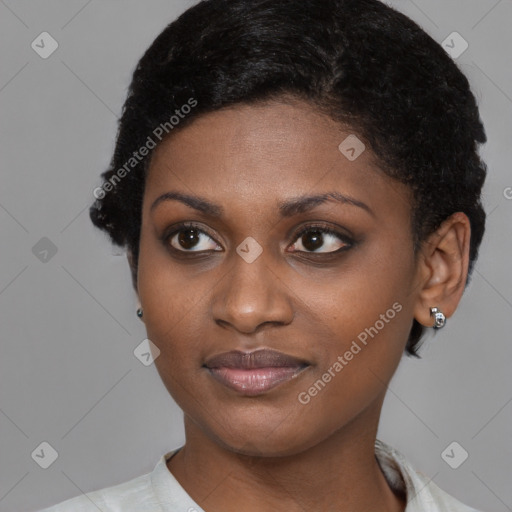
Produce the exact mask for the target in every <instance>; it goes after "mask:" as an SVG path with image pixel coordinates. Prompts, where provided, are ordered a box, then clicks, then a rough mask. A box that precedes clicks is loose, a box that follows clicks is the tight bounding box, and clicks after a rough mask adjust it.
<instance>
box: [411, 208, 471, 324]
mask: <svg viewBox="0 0 512 512" xmlns="http://www.w3.org/2000/svg"><path fill="white" fill-rule="evenodd" d="M470 237H471V225H470V222H469V219H468V217H467V215H465V214H464V213H462V212H457V213H454V214H453V215H451V216H450V217H448V218H447V219H446V220H445V221H444V222H443V223H442V224H441V226H440V227H439V228H438V229H437V230H436V231H435V232H434V233H432V235H430V237H429V238H428V239H427V240H426V241H425V242H424V244H423V245H422V249H421V251H422V254H421V258H420V259H419V265H420V267H421V268H420V269H419V271H420V275H421V276H422V279H423V280H422V282H421V283H420V284H419V291H418V294H417V301H416V304H415V308H414V317H415V319H416V320H417V321H418V322H419V323H420V324H422V325H424V326H425V327H435V326H436V325H437V328H440V327H442V326H443V325H444V322H445V320H446V318H447V317H450V316H452V315H453V313H454V312H455V310H456V309H457V306H458V304H459V302H460V299H461V297H462V294H463V292H464V289H465V286H466V281H467V273H468V267H469V247H470ZM431 308H437V309H436V311H435V312H434V313H431ZM439 313H440V314H441V315H443V316H444V319H443V318H441V315H440V314H439Z"/></svg>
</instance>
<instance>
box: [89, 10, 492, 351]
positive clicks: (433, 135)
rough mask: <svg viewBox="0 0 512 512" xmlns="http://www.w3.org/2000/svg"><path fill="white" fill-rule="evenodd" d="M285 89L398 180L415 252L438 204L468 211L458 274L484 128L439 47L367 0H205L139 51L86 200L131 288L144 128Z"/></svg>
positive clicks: (480, 170) (478, 212) (475, 197)
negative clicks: (122, 252) (405, 191)
mask: <svg viewBox="0 0 512 512" xmlns="http://www.w3.org/2000/svg"><path fill="white" fill-rule="evenodd" d="M285 95H292V96H293V97H296V98H298V99H301V100H305V101H307V102H309V103H310V104H312V105H314V106H315V107H317V108H319V109H320V110H321V111H322V112H323V113H325V114H326V115H329V116H330V117H331V118H332V119H334V120H335V121H339V122H340V123H343V124H344V125H345V126H349V127H350V128H351V130H352V133H355V134H357V136H358V137H359V138H360V139H361V140H363V141H364V143H365V144H366V145H367V147H369V148H370V149H371V150H372V151H373V153H374V155H375V156H376V157H377V161H378V162H379V166H381V167H382V169H383V170H384V172H385V173H386V174H387V175H388V176H390V177H392V178H394V179H396V180H398V181H399V182H402V183H405V184H407V185H408V186H409V187H410V188H411V190H412V192H413V198H414V199H413V201H414V204H413V208H412V218H411V225H412V238H413V241H414V251H415V253H416V252H417V250H418V249H419V247H420V244H421V242H422V241H423V240H425V239H426V237H427V236H428V235H430V234H431V233H433V232H434V231H435V230H436V229H437V228H438V227H439V226H440V224H441V222H442V221H443V220H445V219H446V218H447V217H449V216H450V215H451V214H453V213H455V212H458V211H461V212H464V213H465V214H466V215H467V216H468V218H469V220H470V225H471V240H470V263H469V272H468V279H467V281H466V286H467V284H468V282H469V277H470V275H471V272H472V269H473V264H474V262H475V260H476V258H477V255H478V248H479V246H480V243H481V240H482V237H483V234H484V230H485V217H486V216H485V212H484V210H483V207H482V204H481V190H482V186H483V184H484V181H485V176H486V171H487V167H486V165H485V163H484V162H483V161H482V160H481V159H480V157H479V155H478V144H481V143H485V142H486V140H487V139H486V134H485V130H484V127H483V124H482V122H481V119H480V115H479V111H478V106H477V103H476V99H475V97H474V95H473V94H472V92H471V90H470V86H469V82H468V80H467V78H466V77H465V75H464V74H463V73H462V72H461V71H460V70H459V68H458V66H457V65H456V64H455V62H454V61H453V60H452V59H451V58H450V57H449V55H448V54H447V53H446V52H445V50H444V49H443V48H442V47H441V46H440V45H439V44H438V43H437V42H436V41H435V40H434V39H432V38H431V37H430V36H429V35H428V34H427V33H426V32H424V31H423V30H422V29H421V28H420V27H419V26H418V25H417V24H416V23H415V22H413V21H412V20H411V19H409V18H408V17H407V16H405V15H403V14H402V13H400V12H398V11H396V10H395V9H393V8H392V7H390V6H388V5H386V4H384V3H382V2H380V1H378V0H300V1H297V0H204V1H201V2H199V3H198V4H197V5H195V6H193V7H191V8H189V9H188V10H187V11H185V12H184V13H183V14H182V15H181V16H180V17H179V18H178V19H177V20H176V21H174V22H173V23H170V24H169V25H168V26H167V27H166V28H165V29H164V30H163V32H162V33H161V34H160V35H158V36H157V38H156V39H155V40H154V42H153V43H152V44H151V46H150V47H149V48H148V49H147V50H146V52H145V53H144V55H143V56H142V58H141V59H140V61H139V62H138V64H137V66H136V69H135V71H134V73H133V77H132V81H131V84H130V87H129V89H128V95H127V98H126V101H125V103H124V106H123V111H122V115H121V117H120V119H119V122H118V132H117V140H116V146H115V150H114V153H113V156H112V159H111V162H110V165H109V167H108V169H107V170H106V171H105V172H103V173H102V175H101V176H102V178H103V183H102V187H101V192H100V193H99V194H96V193H95V197H96V200H95V201H94V203H93V204H92V206H91V207H90V217H91V220H92V222H93V224H94V225H95V226H97V227H98V228H100V229H102V230H104V231H105V232H106V233H107V234H108V235H109V237H110V240H111V242H112V243H113V244H115V245H118V246H126V247H127V250H128V255H129V257H130V266H131V269H132V280H133V286H134V288H135V289H137V284H136V282H137V264H138V251H139V241H140V229H141V215H142V198H143V194H144V186H145V177H146V174H147V170H148V167H149V162H150V159H151V155H152V154H153V149H149V150H148V148H153V146H155V145H156V142H155V140H154V139H155V135H159V136H158V137H156V138H157V139H158V143H160V141H161V140H164V139H165V137H162V136H161V135H160V134H163V129H162V127H164V128H165V132H166V133H165V136H169V135H172V133H174V132H175V131H176V130H181V129H183V128H184V127H186V126H187V125H188V124H189V123H190V122H192V121H193V120H194V119H196V118H197V117H198V116H200V115H202V114H205V113H207V112H212V111H215V110H218V109H221V108H223V107H227V106H230V105H235V104H237V103H238V104H243V103H246V104H247V103H254V102H258V101H265V100H268V99H279V98H283V97H284V96H285ZM184 105H194V108H193V109H192V108H187V109H185V107H184ZM185 112H189V113H188V114H187V115H186V116H184V115H180V116H179V121H178V123H179V124H177V123H174V122H173V123H171V122H169V120H170V119H171V117H172V116H174V115H175V114H176V115H178V114H181V113H185ZM176 119H177V117H176ZM158 127H160V128H158ZM167 134H169V135H167ZM150 142H152V145H150V144H149V143H150ZM139 148H146V150H145V151H141V154H144V153H146V154H145V156H144V157H143V158H142V157H140V156H139V154H138V152H137V150H138V149H139ZM134 155H136V156H137V159H135V157H134ZM127 162H130V166H129V167H128V166H127ZM121 178H122V179H121ZM97 190H98V189H97ZM423 334H424V328H423V327H422V325H421V324H419V323H418V322H417V321H416V320H413V325H412V328H411V331H410V333H409V338H408V341H407V345H406V353H407V354H408V355H412V356H416V357H419V355H418V347H419V342H420V339H421V338H422V336H423Z"/></svg>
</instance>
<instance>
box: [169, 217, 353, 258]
mask: <svg viewBox="0 0 512 512" xmlns="http://www.w3.org/2000/svg"><path fill="white" fill-rule="evenodd" d="M187 229H195V230H197V231H198V232H199V233H202V234H205V235H206V236H208V237H209V238H211V239H212V240H214V241H215V243H218V242H217V241H216V240H215V238H214V237H213V236H212V235H210V234H209V233H208V232H207V231H205V230H204V229H203V228H201V227H199V226H198V225H197V224H194V223H193V222H182V223H180V224H178V225H177V226H175V227H174V229H173V230H172V232H171V233H168V234H167V233H165V234H164V235H163V236H162V237H161V241H162V243H163V244H164V245H165V246H166V247H167V248H168V249H169V250H171V251H173V252H174V253H175V254H176V253H177V254H180V255H183V254H187V255H188V254H196V255H197V254H201V253H205V252H214V251H213V250H210V251H185V250H180V249H176V248H175V247H172V246H171V245H170V243H169V240H171V239H172V238H173V237H174V236H175V235H177V234H178V233H180V232H181V231H186V230H187ZM311 231H320V232H321V233H322V234H327V235H333V236H335V237H336V238H338V239H339V240H340V241H341V242H342V243H343V244H345V245H344V246H343V247H340V248H339V249H337V250H336V251H329V252H323V253H316V252H313V251H309V252H308V251H295V252H297V253H303V254H308V255H314V256H323V257H328V256H333V255H337V254H339V253H341V252H344V251H346V250H348V249H351V248H352V247H353V246H354V245H355V241H354V240H352V239H351V238H350V237H348V236H347V235H345V234H343V233H340V232H338V231H336V230H334V229H333V228H331V227H330V226H328V225H325V224H322V223H318V224H310V225H308V226H305V227H304V228H301V229H300V230H299V231H298V232H296V233H294V235H293V240H294V243H295V241H296V240H298V239H299V238H301V237H302V235H304V234H305V233H308V232H311ZM292 245H293V244H292ZM215 252H217V251H215Z"/></svg>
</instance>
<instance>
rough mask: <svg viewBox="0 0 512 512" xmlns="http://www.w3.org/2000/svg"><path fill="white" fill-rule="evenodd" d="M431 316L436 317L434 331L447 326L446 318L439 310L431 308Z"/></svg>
mask: <svg viewBox="0 0 512 512" xmlns="http://www.w3.org/2000/svg"><path fill="white" fill-rule="evenodd" d="M430 316H433V317H434V325H433V326H432V327H433V328H434V330H437V329H441V327H444V325H445V324H446V317H445V316H444V314H443V313H442V312H441V310H440V309H438V308H430Z"/></svg>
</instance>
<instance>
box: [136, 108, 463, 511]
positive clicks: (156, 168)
mask: <svg viewBox="0 0 512 512" xmlns="http://www.w3.org/2000/svg"><path fill="white" fill-rule="evenodd" d="M350 133H351V132H350V130H348V129H346V128H345V129H343V127H341V126H340V125H339V124H338V123H335V122H334V121H332V120H331V119H330V118H328V117H325V116H323V115H322V114H320V113H318V112H316V111H315V110H314V109H313V108H312V107H311V106H309V105H308V104H305V103H302V102H299V101H297V102H293V101H288V102H286V103H278V102H268V103H264V104H259V105H252V106H247V105H244V106H241V105H237V106H236V107H233V108H229V109H224V110H221V111H216V112H213V113H210V114H206V115H203V116H201V117H199V118H198V119H196V120H195V121H194V122H193V123H191V124H190V125H189V126H187V127H185V128H183V129H182V130H180V131H177V132H176V133H173V134H172V137H170V138H169V139H167V140H165V141H164V142H163V143H162V144H161V145H160V146H159V147H158V148H157V149H156V150H155V153H154V155H153V159H152V162H151V165H150V171H149V174H148V177H147V182H146V189H145V193H144V201H143V218H142V228H141V242H140V254H139V268H138V282H137V288H138V296H139V300H140V302H141V305H142V307H143V310H144V319H143V320H144V322H145V324H146V328H147V334H148V338H149V339H151V340H152V341H153V342H154V343H155V344H156V345H157V346H158V347H159V349H160V351H161V353H160V355H159V357H158V358H157V359H156V360H155V364H156V366H157V369H158V372H159V374H160V376H161V378H162V380H163V382H164V384H165V386H166V388H167V389H168V391H169V392H170V394H171V395H172V397H173V398H174V399H175V401H176V402H177V403H178V405H179V406H180V407H181V408H182V409H183V411H184V415H185V432H186V443H185V445H184V447H183V448H182V449H181V450H180V451H179V452H178V454H176V455H175V456H174V457H173V458H172V459H171V460H170V461H169V462H168V469H169V471H170V472H171V473H172V474H173V475H174V476H175V477H176V479H177V480H178V481H179V483H180V484H181V485H182V486H183V487H184V489H185V490H186V491H187V492H188V493H189V494H190V496H191V497H192V498H193V499H194V500H196V501H197V503H198V504H199V505H200V506H201V507H203V508H204V509H205V510H206V511H208V512H220V511H222V512H231V511H239V510H243V511H244V512H253V511H254V512H256V511H258V512H261V510H274V511H285V510H286V511H287V512H295V511H297V512H299V511H300V512H302V511H304V510H312V511H322V512H323V511H335V510H336V511H339V510H341V509H343V510H350V511H353V512H362V511H369V510H379V511H382V512H384V511H393V512H398V511H403V510H404V508H405V502H404V501H403V500H402V499H400V498H399V497H398V496H396V495H395V494H394V493H393V492H392V491H391V489H390V488H389V486H388V485H387V482H386V480H385V478H384V476H383V474H382V472H381V471H380V469H379V466H378V465H377V462H376V459H375V456H374V442H375V437H376V434H377V427H378V422H379V416H380V413H381V408H382V403H383V400H384V396H385V392H386V387H387V385H388V383H389V382H390V380H391V378H392V376H393V374H394V372H395V370H396V368H397V366H398V364H399V361H400V358H401V357H402V354H403V352H404V348H405V345H406V342H407V337H408V333H409V330H410V328H411V326H412V321H413V318H416V319H417V320H418V321H419V322H420V323H421V324H423V325H425V326H429V327H430V326H432V324H433V320H432V318H431V317H430V314H429V307H430V306H437V307H439V308H440V309H441V310H442V311H443V312H444V313H445V315H446V316H447V317H449V316H451V315H452V314H453V312H454V311H455V309H456V307H457V305H458V303H459V300H460V298H461V296H462V293H463V291H464V284H465V281H466V276H467V268H468V257H469V236H470V227H469V220H468V218H467V217H466V215H464V214H462V213H457V214H455V215H453V216H452V217H450V218H449V219H447V220H446V221H445V223H444V224H443V225H442V226H441V227H440V228H439V229H438V231H437V232H436V233H434V234H433V235H432V236H431V237H430V238H429V239H428V240H427V241H426V242H425V243H424V244H423V248H422V250H421V251H420V252H419V253H418V254H417V255H416V256H415V255H414V253H413V241H412V233H411V226H410V218H411V194H410V191H409V189H408V188H407V187H405V186H404V185H402V184H400V183H398V182H396V181H395V180H392V179H391V178H389V177H387V176H386V175H384V174H383V173H382V172H381V171H380V170H379V169H378V167H377V165H376V162H375V160H374V157H373V155H372V153H371V151H370V150H369V149H367V150H366V151H365V152H363V154H362V155H361V156H359V158H357V159H356V160H355V161H353V162H350V161H349V160H348V159H347V158H345V157H344V156H343V155H342V154H341V153H340V151H339V150H338V145H339V144H340V143H341V142H342V141H343V140H344V139H345V138H346V137H347V136H348V135H349V134H350ZM169 191H179V192H182V193H184V194H190V195H197V196H200V197H202V198H205V199H207V200H208V201H210V202H213V203H216V204H218V205H220V206H222V208H223V209H224V210H225V211H224V215H223V216H222V217H221V218H214V217H210V216H208V215H206V214H203V213H200V212H198V211H196V210H194V209H192V208H190V207H188V206H186V205H185V204H183V203H181V202H178V201H175V200H172V201H165V202H162V203H160V204H159V205H158V206H157V207H156V208H155V209H154V210H153V211H150V206H151V204H152V203H153V201H154V200H155V199H156V198H157V197H158V196H160V195H161V194H163V193H165V192H169ZM331 191H337V192H340V193H342V194H345V195H348V196H351V197H352V198H355V199H357V200H359V201H362V202H364V203H365V204H366V205H368V206H369V207H370V209H371V210H372V212H373V214H370V213H368V212H367V211H365V210H364V209H363V208H360V207H357V206H353V205H350V204H340V203H336V202H332V201H331V202H326V203H323V204H321V205H318V206H316V207H315V208H314V209H313V210H311V211H309V212H305V213H300V214H296V215H294V216H292V217H289V218H281V217H280V216H279V211H278V209H277V204H278V203H279V202H281V201H284V200H288V199H291V198H295V197H297V196H301V195H312V194H320V193H325V192H331ZM183 221H190V222H194V223H196V224H198V225H199V226H198V228H199V229H203V230H205V232H206V233H205V234H202V233H196V234H197V235H198V236H199V237H200V238H198V239H197V240H196V242H195V245H194V242H192V243H191V244H190V245H186V240H185V245H183V241H182V243H180V234H179V233H177V234H175V235H173V237H172V238H170V239H169V240H168V241H167V242H162V241H161V240H160V239H159V237H161V236H163V235H164V234H165V233H171V231H172V230H169V228H170V227H172V226H173V225H176V224H177V223H179V222H183ZM318 222H321V223H322V224H327V225H328V226H329V227H331V228H334V229H335V230H337V231H338V232H339V233H340V234H341V235H342V236H343V235H344V234H345V235H349V236H350V235H352V237H353V238H354V239H355V240H356V242H355V244H354V245H353V246H352V247H351V248H349V249H348V250H347V251H345V252H342V253H340V254H339V255H337V256H336V255H335V256H332V255H329V254H328V253H329V252H332V251H335V250H337V249H339V248H341V247H344V246H347V243H346V242H345V241H343V240H340V239H338V238H337V236H335V235H334V236H333V235H329V234H325V233H324V234H323V235H321V237H320V242H318V245H317V246H314V245H313V244H314V242H315V240H314V239H313V236H314V234H312V233H311V232H309V233H306V234H305V235H304V236H302V237H297V236H295V234H296V233H298V232H299V228H302V227H305V226H308V225H310V224H312V223H318ZM186 229H187V228H184V230H185V231H186ZM312 231H313V232H314V231H315V228H313V229H312ZM248 236H251V237H253V238H254V239H255V240H257V242H258V243H259V244H260V245H261V247H262V248H263V253H262V254H261V255H260V256H259V257H258V258H257V259H256V260H255V261H254V262H252V263H247V262H246V261H245V260H244V259H242V258H241V257H240V256H239V255H238V254H237V252H236V248H237V247H238V246H239V245H240V244H241V243H242V241H244V240H245V238H246V237H248ZM322 236H323V243H322ZM171 243H172V246H173V247H174V248H175V249H176V251H179V250H180V249H181V251H183V252H181V253H178V254H183V257H181V258H180V257H179V256H176V255H174V253H172V252H171V251H170V250H169V247H170V246H171ZM315 247H317V249H316V250H315ZM187 249H188V252H187ZM206 250H211V251H210V252H209V253H208V252H204V253H203V255H202V256H201V257H196V258H195V259H194V252H197V251H206ZM294 251H295V252H294ZM313 251H314V252H315V254H314V255H312V253H313ZM317 253H320V254H317ZM396 302H398V303H399V304H401V306H402V309H401V311H400V312H399V313H397V314H396V316H395V317H394V318H393V319H392V320H390V321H389V322H387V323H386V324H385V327H384V328H382V329H381V330H379V332H378V334H377V335H375V336H374V337H373V338H369V341H368V344H367V345H366V346H363V348H362V350H361V351H360V352H359V353H358V354H357V355H355V356H354V358H353V359H352V360H351V361H350V362H348V364H347V365H346V366H344V368H343V370H342V371H340V372H338V373H336V376H335V377H334V378H332V380H331V381H330V382H329V383H328V384H327V385H326V386H325V387H324V388H323V389H322V390H321V391H320V392H318V394H317V395H316V396H315V397H313V398H311V401H310V402H309V403H308V404H306V405H304V404H302V403H300V402H299V400H298V395H299V393H301V392H303V391H307V390H308V389H309V388H310V387H311V386H312V385H313V383H314V382H315V381H317V380H318V379H321V378H322V375H323V374H324V373H325V372H326V371H327V370H328V369H329V368H330V367H332V366H333V364H334V363H335V362H336V361H337V358H338V356H339V355H343V354H344V353H345V352H346V351H347V350H348V349H349V348H350V346H351V344H352V341H353V340H356V339H357V336H358V334H360V333H361V332H362V331H364V330H365V328H368V327H370V326H374V325H375V323H376V321H377V320H379V318H381V317H380V315H381V314H385V313H386V311H387V310H389V309H390V308H391V307H392V305H393V304H394V303H396ZM257 348H271V349H275V350H278V351H281V352H284V353H287V354H290V355H292V356H295V357H298V358H301V359H304V360H306V361H308V362H309V363H310V366H309V367H308V368H307V369H306V370H304V371H303V372H302V373H301V374H300V375H299V376H298V377H297V378H295V379H293V380H290V381H287V382H285V383H282V384H280V385H279V386H277V387H275V388H273V389H272V390H270V391H268V392H266V393H263V394H261V395H258V396H255V397H249V396H243V395H241V394H239V393H237V392H236V391H233V390H231V389H228V388H227V387H225V386H223V385H222V384H220V383H219V382H217V381H215V380H214V379H213V378H212V377H211V376H210V374H209V372H208V370H207V369H205V368H204V367H203V365H204V362H205V360H206V359H207V358H208V357H211V356H213V355H216V354H220V353H221V352H225V351H230V350H235V349H238V350H243V351H252V350H255V349H257ZM340 504H342V508H340Z"/></svg>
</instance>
